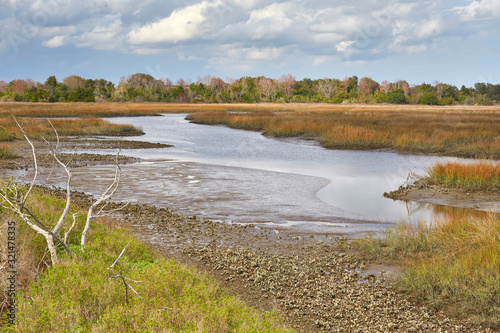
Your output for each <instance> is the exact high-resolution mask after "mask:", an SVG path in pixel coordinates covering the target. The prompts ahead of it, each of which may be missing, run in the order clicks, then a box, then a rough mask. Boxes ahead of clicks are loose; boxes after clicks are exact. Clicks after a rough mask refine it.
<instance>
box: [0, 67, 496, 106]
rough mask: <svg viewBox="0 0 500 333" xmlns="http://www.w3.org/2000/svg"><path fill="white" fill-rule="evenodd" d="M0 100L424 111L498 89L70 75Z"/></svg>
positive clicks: (5, 90)
mask: <svg viewBox="0 0 500 333" xmlns="http://www.w3.org/2000/svg"><path fill="white" fill-rule="evenodd" d="M0 100H3V101H17V102H106V101H108V102H181V103H197V102H200V103H258V102H275V103H287V102H299V103H392V104H425V105H452V104H466V105H475V104H477V105H497V104H499V102H500V85H499V84H497V85H495V84H491V83H476V84H475V85H474V87H465V86H464V85H462V87H461V88H460V89H459V88H458V87H456V86H454V85H450V84H446V83H440V82H434V83H433V84H428V83H422V84H419V85H410V84H409V83H408V82H406V81H404V80H399V81H396V82H388V81H383V82H381V83H379V82H376V81H374V80H372V79H371V78H369V77H363V78H361V79H358V77H357V76H352V77H348V78H347V77H346V78H345V79H343V80H340V79H330V78H324V79H316V80H312V79H307V78H306V79H303V80H299V81H297V80H296V79H295V78H294V77H293V76H292V75H290V74H288V75H283V76H282V77H280V78H279V79H271V78H267V77H264V76H260V77H242V78H240V79H237V80H236V79H234V80H227V81H224V80H222V79H220V78H217V77H213V76H210V75H208V76H205V77H200V78H198V80H197V81H196V83H191V82H186V81H184V80H182V79H179V80H177V82H176V83H175V84H174V83H173V82H172V81H171V80H170V79H162V80H157V79H155V78H154V77H152V76H151V75H149V74H134V75H131V76H128V77H122V79H121V80H120V83H119V84H118V85H115V84H114V83H112V82H110V81H107V80H105V79H99V80H92V79H84V78H82V77H79V76H76V75H73V76H70V77H67V78H65V79H64V80H63V81H62V82H59V81H57V79H56V77H55V76H51V77H49V78H48V79H47V81H45V83H40V82H35V81H33V80H13V81H11V82H9V83H7V82H5V81H0Z"/></svg>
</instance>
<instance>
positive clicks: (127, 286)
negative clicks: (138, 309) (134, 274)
mask: <svg viewBox="0 0 500 333" xmlns="http://www.w3.org/2000/svg"><path fill="white" fill-rule="evenodd" d="M127 246H128V244H127V245H125V247H124V248H123V250H122V252H121V253H120V255H119V256H118V258H116V260H115V262H113V264H111V266H109V267H108V274H109V271H110V270H111V269H113V267H115V265H116V263H117V262H118V260H120V258H121V257H122V255H123V254H124V253H125V250H126V249H127ZM109 278H110V279H122V282H123V286H124V287H125V302H126V303H127V304H128V288H130V289H132V291H133V292H134V293H135V294H136V295H137V297H139V298H140V299H143V298H142V297H141V295H139V293H138V292H137V291H135V289H134V288H133V287H132V286H131V285H130V284H129V283H127V281H125V280H129V281H133V282H135V283H142V281H135V280H132V279H129V278H126V277H124V276H123V275H113V276H111V275H110V276H109Z"/></svg>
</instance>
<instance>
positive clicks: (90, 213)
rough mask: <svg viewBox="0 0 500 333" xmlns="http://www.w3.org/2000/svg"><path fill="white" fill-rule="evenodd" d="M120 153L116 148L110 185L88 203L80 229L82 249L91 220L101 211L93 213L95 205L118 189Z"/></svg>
mask: <svg viewBox="0 0 500 333" xmlns="http://www.w3.org/2000/svg"><path fill="white" fill-rule="evenodd" d="M119 154H120V149H119V150H118V152H117V154H116V159H115V164H116V171H115V178H114V180H113V182H112V183H111V185H109V187H108V188H107V189H106V190H105V191H104V193H103V194H101V197H100V198H99V199H97V200H96V201H95V202H94V203H93V204H92V205H90V207H89V210H88V212H87V221H86V222H85V227H84V229H83V231H82V238H81V242H80V243H81V248H82V250H83V249H84V248H85V242H86V240H87V233H88V231H89V229H90V224H91V223H92V221H94V220H95V218H96V217H98V216H99V215H100V214H101V213H102V210H103V209H102V208H101V210H100V211H99V212H97V213H94V210H95V209H96V207H97V206H99V205H100V204H101V203H103V202H104V201H106V200H108V199H109V198H111V197H112V196H113V195H114V194H115V192H116V191H117V190H118V186H119V185H120V178H121V168H120V165H119V164H118V156H119Z"/></svg>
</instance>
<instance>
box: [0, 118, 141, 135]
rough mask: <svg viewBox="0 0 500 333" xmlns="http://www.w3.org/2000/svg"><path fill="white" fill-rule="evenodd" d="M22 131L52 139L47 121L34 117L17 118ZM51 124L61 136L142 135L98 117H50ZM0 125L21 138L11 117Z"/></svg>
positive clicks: (131, 128)
mask: <svg viewBox="0 0 500 333" xmlns="http://www.w3.org/2000/svg"><path fill="white" fill-rule="evenodd" d="M17 120H18V121H19V123H20V124H21V126H22V127H23V129H24V131H25V132H26V134H27V135H28V136H29V137H30V138H34V139H42V137H45V138H46V139H48V140H49V139H54V138H55V134H54V130H53V129H52V127H51V126H50V124H49V122H48V121H46V120H43V119H36V118H17ZM51 122H52V124H53V125H54V127H55V129H56V130H57V132H58V133H59V135H61V136H94V135H103V136H104V135H105V136H131V135H142V134H144V132H143V131H142V130H141V129H140V128H136V127H134V126H132V125H120V124H112V123H111V122H109V121H107V120H103V119H100V118H78V119H52V120H51ZM0 125H1V126H3V127H4V128H5V130H6V131H8V132H9V133H14V136H15V137H16V138H22V134H21V132H20V130H19V128H18V127H17V125H16V123H15V122H14V119H13V118H12V117H3V118H0Z"/></svg>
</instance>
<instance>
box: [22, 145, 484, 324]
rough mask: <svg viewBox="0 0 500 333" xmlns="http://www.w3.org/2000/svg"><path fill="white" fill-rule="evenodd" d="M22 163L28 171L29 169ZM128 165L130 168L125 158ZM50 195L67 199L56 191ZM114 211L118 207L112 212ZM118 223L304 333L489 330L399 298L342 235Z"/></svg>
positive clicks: (141, 219)
mask: <svg viewBox="0 0 500 333" xmlns="http://www.w3.org/2000/svg"><path fill="white" fill-rule="evenodd" d="M111 141H113V140H111ZM96 142H97V141H96ZM117 142H119V141H117ZM95 155H96V154H87V155H86V154H82V155H81V156H80V157H79V158H78V161H79V163H80V164H81V165H84V164H85V163H102V164H112V163H113V161H114V160H113V159H111V158H110V157H107V158H106V159H103V160H100V161H95V160H92V158H93V157H95ZM108 156H111V157H114V156H113V155H108ZM23 162H24V164H25V165H24V167H26V166H29V164H30V161H29V160H25V161H21V163H23ZM128 162H134V161H133V160H128ZM135 162H137V161H135ZM123 163H127V157H125V156H124V161H123ZM47 165H48V164H47ZM47 192H48V193H51V194H53V195H62V196H64V195H65V194H64V193H63V192H59V191H58V190H54V189H47ZM88 200H89V197H88V196H86V195H85V194H81V193H80V194H78V192H75V195H74V200H73V202H74V203H75V204H77V205H81V206H88V202H89V201H88ZM114 205H116V206H118V205H119V204H111V208H112V207H114ZM113 218H114V219H116V220H118V221H120V223H123V224H124V225H125V226H127V227H132V228H133V230H134V233H135V234H136V237H138V238H139V239H140V240H141V242H144V243H145V244H148V245H150V246H152V247H153V248H154V249H155V250H156V251H158V252H159V253H161V254H162V256H164V257H165V258H168V259H172V258H174V259H175V260H177V261H178V262H180V263H182V264H186V265H189V266H191V267H196V268H197V269H199V270H201V271H205V272H207V273H209V275H210V276H211V277H213V278H214V279H215V280H217V281H218V282H219V283H220V284H221V286H223V287H224V288H226V289H228V290H230V291H231V292H232V293H234V294H237V295H239V296H240V297H241V298H242V299H245V300H246V301H247V302H248V304H249V305H251V306H253V307H256V308H258V309H261V310H264V311H276V312H277V313H279V314H281V315H282V316H283V317H284V318H285V320H286V322H287V323H288V324H290V325H291V326H292V327H293V328H295V329H297V330H298V331H304V332H329V331H334V332H344V331H350V330H354V329H362V328H363V327H364V328H365V329H374V330H380V331H384V330H386V329H387V328H391V329H392V330H409V329H414V328H417V329H420V330H424V331H425V330H426V331H434V330H438V329H443V330H445V331H449V332H474V331H477V332H479V331H483V329H481V328H474V327H472V326H470V324H469V323H468V322H466V321H460V320H451V319H449V318H447V317H446V316H444V315H443V314H442V313H439V312H436V311H435V310H432V309H431V308H427V307H425V306H421V305H417V304H415V303H413V302H412V301H410V300H408V299H407V298H406V297H403V296H401V295H398V294H396V293H395V292H394V291H392V290H391V288H390V287H389V285H388V284H387V282H386V281H387V280H386V276H385V274H384V273H382V272H381V271H382V270H384V269H386V267H384V266H378V268H377V265H378V264H379V263H378V262H376V261H372V262H370V261H369V260H367V259H363V258H362V257H357V256H356V254H355V253H353V252H352V250H351V247H350V244H349V242H347V241H346V239H344V238H342V237H331V236H328V235H315V234H310V235H297V234H295V233H292V232H289V231H287V230H279V231H278V230H275V229H266V228H261V227H257V226H256V225H250V224H247V225H239V224H227V223H221V222H213V221H201V220H199V219H198V218H196V217H194V216H191V217H189V216H181V215H178V214H176V213H175V212H173V211H171V210H170V209H168V208H158V207H156V206H148V205H143V204H133V205H129V206H127V207H126V208H125V209H123V210H122V211H119V212H117V213H115V215H114V216H113ZM372 264H373V265H372ZM374 267H376V268H375V270H374ZM381 316H383V317H381ZM377 327H378V328H377Z"/></svg>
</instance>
